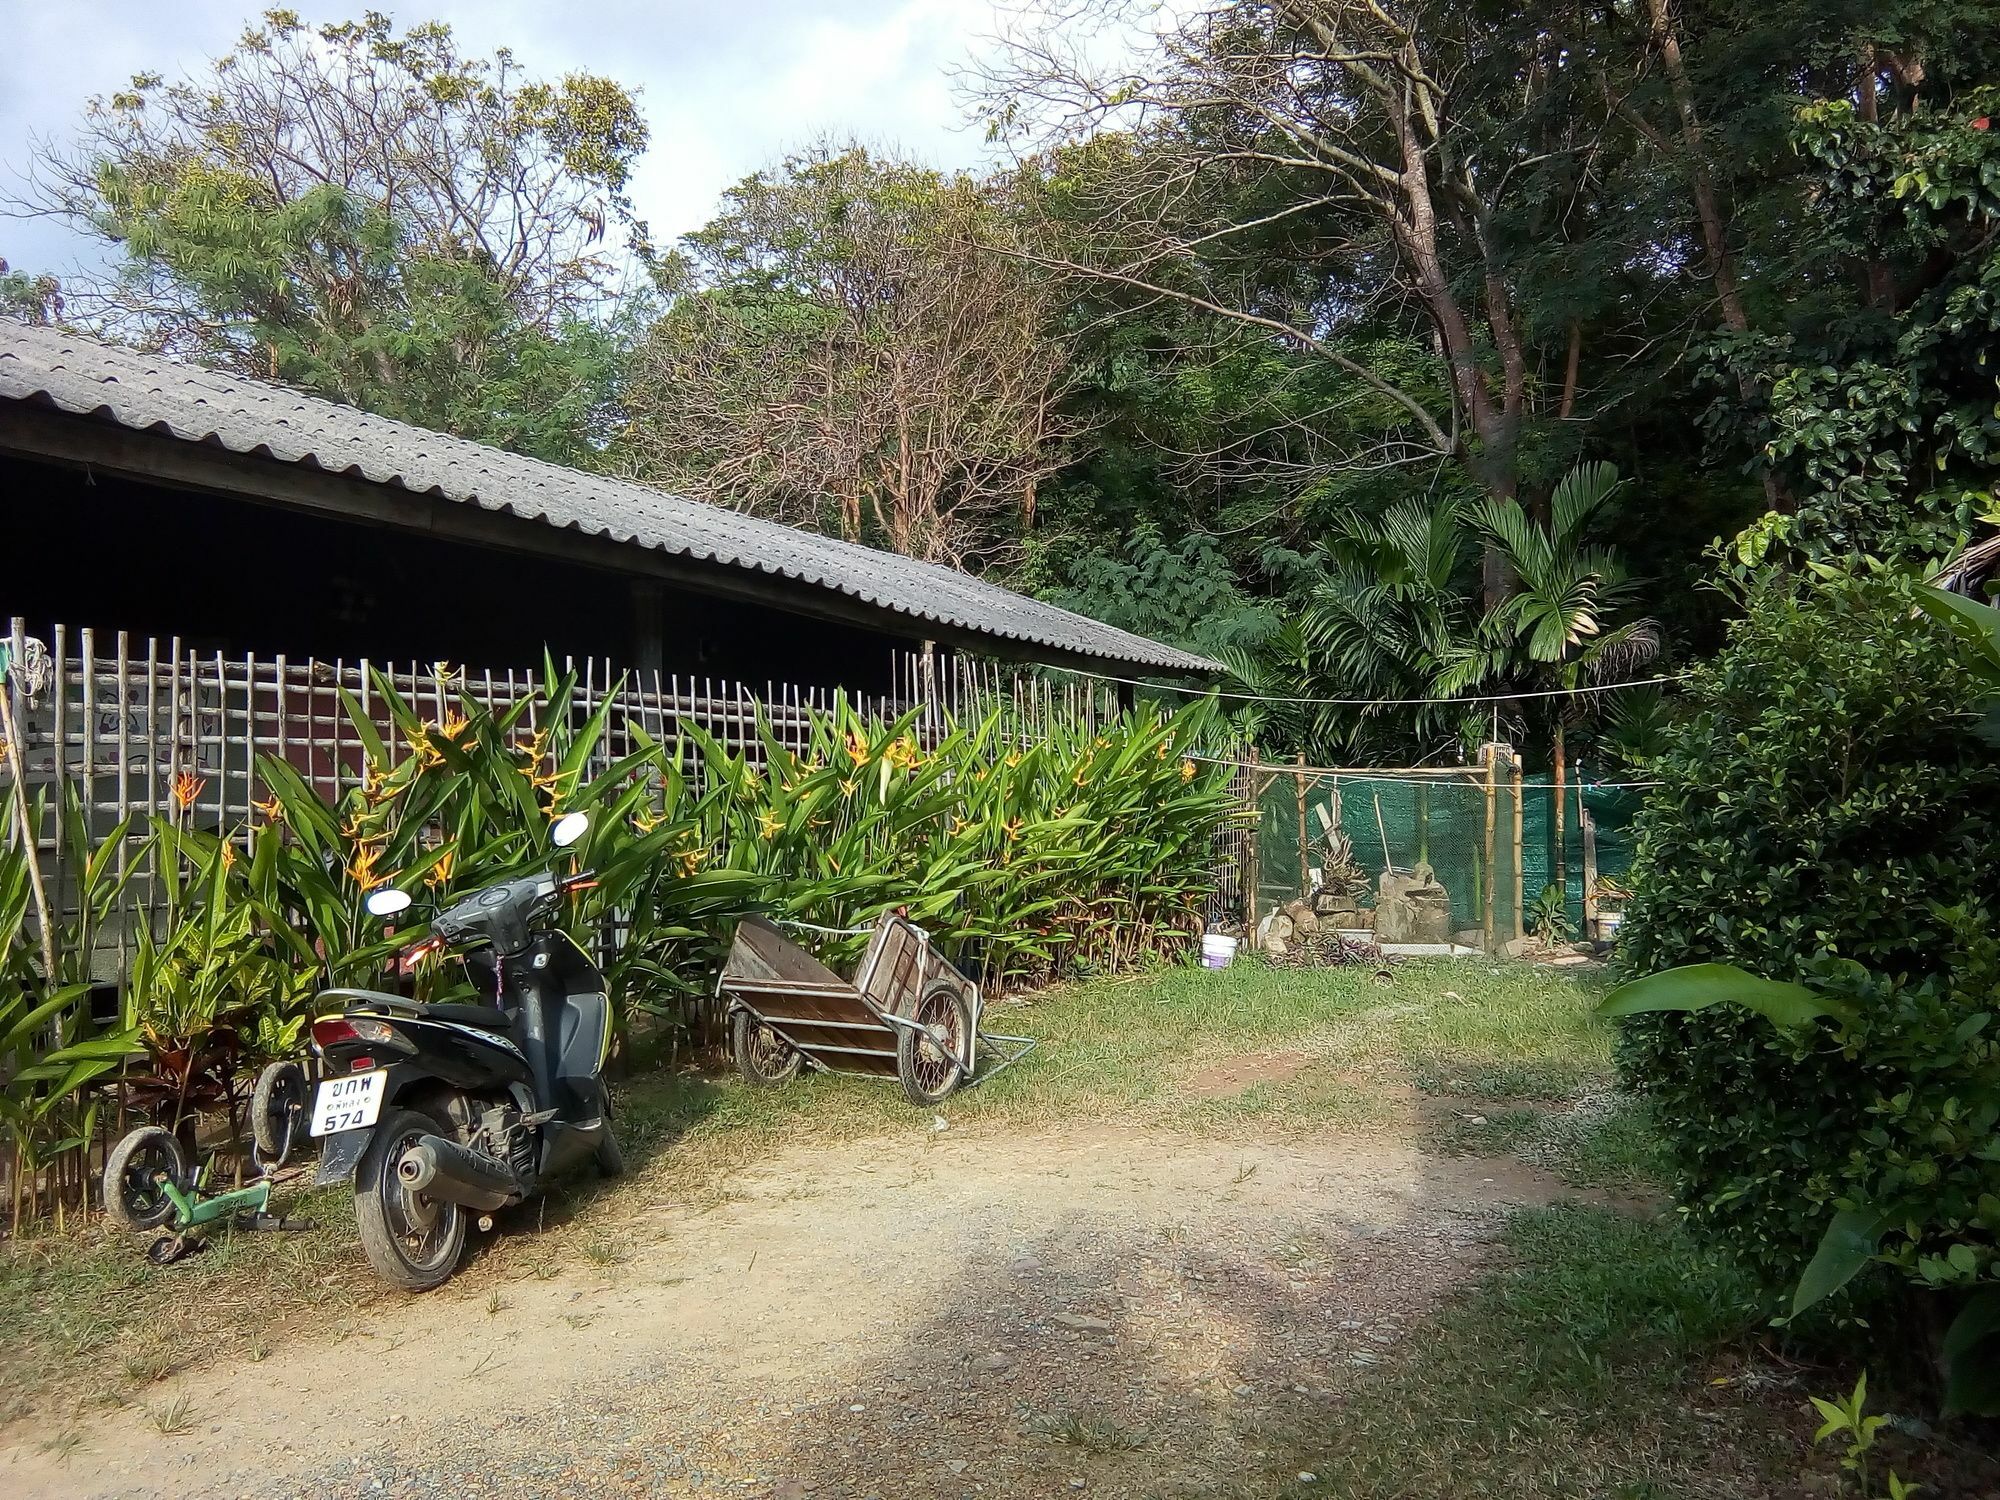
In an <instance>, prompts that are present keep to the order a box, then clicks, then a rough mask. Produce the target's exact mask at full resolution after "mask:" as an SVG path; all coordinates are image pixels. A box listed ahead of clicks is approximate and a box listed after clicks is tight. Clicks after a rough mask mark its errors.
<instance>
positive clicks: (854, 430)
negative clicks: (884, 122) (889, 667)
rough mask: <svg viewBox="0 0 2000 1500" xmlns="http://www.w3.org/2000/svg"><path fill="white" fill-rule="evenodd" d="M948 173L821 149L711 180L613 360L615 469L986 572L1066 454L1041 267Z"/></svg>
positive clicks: (858, 151)
mask: <svg viewBox="0 0 2000 1500" xmlns="http://www.w3.org/2000/svg"><path fill="white" fill-rule="evenodd" d="M1006 232H1007V223H1006V216H1005V213H1004V211H1003V208H1002V206H1001V205H1000V204H999V203H998V202H997V201H996V199H995V197H994V195H993V194H992V193H990V192H989V191H988V190H987V189H986V188H985V187H983V186H982V185H981V184H979V183H978V182H975V181H974V180H972V179H970V178H967V177H947V176H944V175H941V174H939V173H937V172H933V171H930V170H928V169H925V168H921V167H916V166H911V165H907V164H904V163H900V162H894V161H886V160H882V159H879V158H877V157H875V156H873V155H871V154H870V153H869V152H868V151H867V150H865V149H863V148H861V147H855V146H850V147H846V148H843V149H834V148H830V147H821V148H818V149H815V150H812V151H808V152H805V153H802V154H800V155H797V156H793V157H791V158H789V159H787V160H786V162H785V163H784V165H783V166H782V167H781V168H779V169H777V170H774V171H770V172H762V173H759V174H757V175H756V176H753V177H750V178H747V179H745V180H744V181H743V182H741V183H739V184H738V185H737V186H736V187H735V188H734V189H732V190H731V191H730V193H729V194H728V196H727V198H726V199H725V201H724V205H723V212H722V213H721V214H720V215H718V216H717V218H716V219H715V220H714V221H713V222H711V223H710V224H709V225H708V226H707V227H706V228H704V229H702V230H700V231H699V232H697V233H695V234H691V235H689V236H687V237H686V239H685V240H684V241H683V242H682V249H681V251H680V253H679V254H678V255H677V256H676V257H675V258H674V261H673V263H672V264H671V266H670V267H669V268H668V270H667V274H666V277H665V280H666V284H667V287H668V289H669V291H670V292H671V294H672V295H673V298H674V300H673V303H672V306H671V307H670V309H669V310H668V311H667V312H666V314H665V315H664V316H662V317H661V318H660V319H659V320H658V321H657V323H656V324H655V325H654V326H653V328H652V329H651V330H650V332H649V335H648V337H647V338H646V340H645V342H644V344H643V345H642V346H641V347H640V349H639V350H638V353H637V357H636V360H635V362H634V366H633V370H632V375H631V382H630V387H629V389H628V391H627V393H626V400H627V404H628V407H629V409H630V412H631V422H630V425H629V427H628V428H627V430H626V432H625V434H624V437H623V439H622V441H621V444H620V454H621V459H622V461H623V462H624V463H625V464H626V465H627V466H628V467H629V468H630V469H631V471H632V472H634V473H636V474H638V475H640V476H641V477H644V478H647V479H651V480H656V481H658V482H660V483H663V484H667V485H670V486H672V487H674V488H677V489H682V490H685V491H687V492H689V493H692V494H695V495H698V496H700V497H702V498H704V499H709V500H713V501H716V502H718V503H721V504H725V505H731V506H735V507H739V508H742V509H746V510H751V511H755V512H758V513H760V514H764V515H771V516H775V517H778V518H780V519H782V520H786V521H789V522H792V523H794V524H798V525H805V526H814V527H818V528H821V529H824V530H827V531H830V532H834V533H836V534H838V535H842V536H845V537H848V538H850V539H854V540H862V539H866V540H869V541H872V542H875V543H877V544H878V545H881V546H885V547H888V548H889V549H890V550H892V551H896V552H901V553H904V554H906V555H908V556H912V557H920V558H925V559H929V560H933V561H948V562H955V563H982V562H984V563H990V562H992V561H995V560H998V559H1001V558H1004V557H1006V556H1008V555H1009V554H1010V553H1011V552H1012V550H1013V549H1014V547H1015V546H1016V544H1017V543H1018V540H1019V538H1020V536H1021V534H1022V532H1023V531H1024V530H1026V529H1028V528H1029V527H1031V526H1032V525H1033V522H1034V515H1035V508H1036V498H1037V491H1038V489H1039V487H1040V485H1041V483H1042V481H1043V480H1044V479H1045V478H1046V477H1047V476H1048V474H1050V473H1051V472H1052V471H1053V470H1055V469H1056V468H1058V467H1059V466H1060V465H1061V464H1062V463H1063V462H1064V461H1065V452H1064V446H1063V445H1064V442H1065V440H1066V439H1067V438H1068V437H1069V436H1070V435H1071V433H1072V432H1073V430H1074V429H1073V424H1072V423H1071V422H1070V420H1069V419H1068V418H1067V417H1066V416H1065V415H1064V414H1063V412H1062V410H1061V408H1060V402H1061V397H1062V395H1063V392H1064V389H1065V386H1066V384H1067V380H1068V375H1067V365H1066V360H1065V355H1064V351H1063V349H1062V348H1061V346H1060V344H1059V343H1057V342H1056V341H1055V340H1054V339H1053V338H1052V337H1051V334H1050V328H1051V325H1052V322H1053V317H1052V311H1051V293H1050V290H1049V287H1048V285H1047V279H1046V278H1045V277H1040V276H1037V275H1035V274H1033V273H1031V272H1029V271H1027V270H1025V269H1024V268H1023V267H1022V266H1021V265H1020V264H1019V263H1018V262H1015V261H1010V260H1007V259H1005V258H1002V257H998V256H994V255H991V254H988V253H986V251H985V250H984V249H982V248H981V245H982V241H985V240H989V239H991V238H992V237H994V236H996V235H1004V234H1005V233H1006Z"/></svg>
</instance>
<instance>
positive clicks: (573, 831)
mask: <svg viewBox="0 0 2000 1500" xmlns="http://www.w3.org/2000/svg"><path fill="white" fill-rule="evenodd" d="M589 826H590V825H589V819H588V818H587V817H586V816H585V815H584V814H582V813H571V814H569V815H568V816H567V817H564V818H562V819H559V820H558V821H557V823H556V825H555V830H554V841H555V844H556V846H557V847H558V848H567V847H568V846H569V845H571V844H573V843H575V842H576V841H577V840H578V839H580V838H582V837H583V835H584V833H585V831H586V830H587V829H588V828H589ZM594 883H595V882H594V881H593V880H592V878H591V876H589V875H588V874H578V875H560V874H556V873H555V872H553V871H543V872H542V873H540V874H536V875H528V876H524V877H522V878H519V879H515V880H506V881H502V882H500V883H499V884H497V885H490V886H488V887H486V888H485V889H484V890H480V891H475V892H474V893H472V894H471V895H469V896H466V897H465V898H463V899H462V900H460V901H458V902H456V903H454V904H453V905H451V906H450V907H447V908H446V909H445V910H443V911H441V912H439V913H437V914H436V916H434V917H433V918H432V920H431V924H430V935H429V936H428V937H426V938H425V939H424V940H423V941H422V942H420V943H416V944H414V945H412V946H411V947H410V948H408V949H405V950H404V952H403V954H402V955H401V956H400V958H399V959H398V964H397V967H398V969H399V970H400V971H402V972H404V973H408V972H411V971H413V970H414V968H415V967H416V965H417V963H418V962H420V961H421V960H422V959H423V958H425V957H426V956H428V955H429V954H431V953H434V952H437V951H439V950H440V949H444V948H450V949H453V950H457V951H460V952H461V953H462V956H463V959H464V962H465V965H466V969H467V971H468V973H469V974H470V976H471V978H472V981H473V986H474V988H475V990H476V991H477V992H478V993H479V994H480V995H481V996H482V997H483V998H484V999H485V1000H486V1001H489V1002H490V1003H487V1004H476V1005H475V1004H466V1005H432V1004H424V1003H421V1002H419V1001H415V1000H409V999H405V998H404V997H403V996H401V995H390V994H383V993H380V992H378V991H374V990H346V989H335V990H327V991H325V992H324V993H323V994H322V995H321V996H320V998H321V1000H323V1001H331V1002H335V1003H337V1004H339V1006H340V1007H341V1009H340V1011H339V1013H338V1014H336V1015H324V1016H321V1017H320V1018H319V1019H318V1020H316V1021H314V1022H313V1024H312V1039H313V1050H314V1052H316V1053H317V1054H318V1055H319V1057H320V1058H321V1060H322V1063H323V1068H322V1080H321V1082H320V1085H319V1089H318V1092H317V1094H316V1095H315V1097H314V1100H313V1106H312V1111H311V1116H310V1129H311V1133H312V1134H313V1135H315V1136H322V1137H325V1138H326V1139H325V1146H324V1151H323V1155H322V1156H321V1160H320V1168H319V1173H318V1176H317V1178H316V1179H315V1181H316V1182H317V1183H320V1184H325V1183H334V1182H341V1181H344V1180H346V1179H348V1178H349V1177H352V1178H353V1181H354V1217H355V1219H356V1221H357V1222H358V1224H359V1226H360V1229H361V1248H362V1249H363V1251H364V1252H366V1254H367V1256H368V1263H369V1264H370V1265H372V1266H373V1267H374V1268H375V1270H376V1272H377V1274H379V1275H380V1276H381V1277H382V1279H383V1280H385V1281H387V1282H389V1283H391V1284H392V1285H394V1286H399V1287H403V1288H406V1289H408V1290H410V1291H427V1290H429V1289H430V1288H431V1287H434V1286H438V1285H440V1284H441V1283H442V1282H444V1281H445V1280H446V1279H447V1278H448V1277H450V1275H451V1274H452V1272H453V1271H455V1270H456V1269H457V1268H458V1261H459V1256H460V1255H461V1254H462V1253H463V1251H464V1249H465V1239H466V1231H467V1226H468V1223H469V1222H470V1221H471V1220H472V1219H473V1218H474V1216H477V1218H478V1223H479V1227H480V1228H482V1229H489V1228H491V1227H492V1219H491V1215H492V1214H493V1213H494V1211H495V1210H497V1209H501V1208H505V1207H507V1206H508V1205H509V1204H513V1203H518V1202H520V1201H521V1200H522V1199H523V1198H526V1197H528V1196H529V1195H530V1194H532V1193H534V1192H536V1191H537V1190H538V1189H539V1188H540V1187H541V1186H542V1185H543V1184H544V1183H546V1182H547V1181H548V1180H549V1179H550V1178H551V1177H552V1176H554V1175H556V1174H557V1173H560V1172H563V1171H565V1170H567V1169H569V1168H571V1167H575V1166H579V1165H581V1164H582V1163H584V1162H587V1161H595V1162H596V1164H597V1167H598V1169H599V1170H600V1171H601V1172H603V1173H604V1174H605V1175H606V1176H615V1175H617V1173H618V1172H619V1171H621V1170H622V1169H623V1166H624V1162H623V1158H622V1157H621V1156H620V1155H619V1151H618V1141H617V1137H616V1136H615V1135H613V1133H612V1124H611V1098H610V1094H609V1093H608V1091H607V1090H606V1089H605V1087H604V1060H605V1055H606V1053H607V1052H608V1051H609V1050H610V1044H611V1005H610V999H609V997H608V996H607V995H606V993H605V983H604V975H603V974H602V973H601V972H600V971H599V970H598V968H597V965H596V964H594V963H593V962H591V960H590V957H589V955H588V954H586V953H585V952H584V951H583V950H582V949H581V948H580V947H578V946H577V944H576V943H575V942H574V941H572V940H571V939H570V937H569V936H568V934H566V933H564V932H563V931H562V930H561V929H560V928H559V927H558V926H557V925H556V924H555V923H554V922H553V921H552V920H551V918H552V917H553V916H554V914H555V912H556V909H557V908H558V907H559V906H560V904H561V903H562V900H563V898H564V897H565V896H566V895H567V894H568V893H569V892H572V891H576V890H580V889H583V888H586V887H587V886H589V885H592V884H594ZM367 904H368V909H369V911H370V912H372V913H373V914H375V915H376V916H378V917H389V916H394V915H396V914H397V913H398V912H402V911H405V910H407V909H408V908H409V907H410V905H411V899H410V897H409V895H408V894H407V893H405V892H403V891H399V890H393V889H384V890H378V891H375V892H373V893H372V894H371V895H370V896H369V897H368V903H367Z"/></svg>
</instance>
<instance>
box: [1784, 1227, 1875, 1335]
mask: <svg viewBox="0 0 2000 1500" xmlns="http://www.w3.org/2000/svg"><path fill="white" fill-rule="evenodd" d="M1889 1223H1890V1221H1889V1220H1888V1219H1887V1218H1885V1217H1883V1216H1882V1215H1880V1214H1876V1213H1871V1212H1868V1211H1865V1210H1860V1209H1849V1210H1843V1211H1842V1212H1840V1213H1837V1214H1835V1215H1834V1216H1833V1222H1832V1223H1830V1224H1828V1225H1827V1226H1826V1233H1825V1234H1824V1235H1822V1236H1821V1237H1820V1242H1819V1249H1818V1250H1816V1251H1815V1252H1814V1253H1813V1258H1812V1261H1811V1263H1810V1264H1808V1265H1807V1266H1806V1269H1805V1274H1804V1275H1802V1276H1801V1277H1799V1284H1798V1286H1797V1288H1796V1289H1794V1291H1793V1292H1792V1316H1793V1317H1797V1316H1798V1315H1799V1314H1800V1313H1802V1312H1804V1311H1805V1310H1806V1309H1807V1308H1809V1307H1811V1306H1812V1305H1813V1304H1814V1303H1816V1302H1820V1301H1823V1300H1824V1299H1825V1298H1827V1297H1830V1296H1832V1295H1833V1294H1834V1293H1835V1292H1837V1291H1839V1290H1840V1289H1841V1288H1842V1287H1844V1286H1846V1285H1847V1283H1848V1282H1850V1281H1852V1280H1853V1279H1854V1278H1855V1276H1856V1274H1857V1273H1859V1272H1860V1270H1861V1268H1862V1267H1863V1266H1865V1265H1867V1264H1868V1262H1869V1261H1871V1260H1873V1259H1874V1258H1875V1253H1876V1251H1877V1250H1878V1249H1880V1248H1881V1244H1882V1236H1883V1234H1884V1233H1885V1232H1886V1231H1887V1230H1888V1228H1889Z"/></svg>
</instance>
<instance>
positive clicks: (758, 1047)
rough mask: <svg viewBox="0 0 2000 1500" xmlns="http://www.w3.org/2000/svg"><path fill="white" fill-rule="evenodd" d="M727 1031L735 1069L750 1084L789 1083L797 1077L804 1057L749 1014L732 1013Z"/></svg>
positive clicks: (742, 1011)
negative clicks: (731, 1041) (732, 1018)
mask: <svg viewBox="0 0 2000 1500" xmlns="http://www.w3.org/2000/svg"><path fill="white" fill-rule="evenodd" d="M731 1029H732V1032H733V1036H734V1040H735V1044H736V1070H737V1071H738V1072H739V1073H741V1074H742V1075H743V1076H744V1077H745V1078H746V1079H748V1080H749V1081H750V1082H751V1083H755V1084H759V1085H762V1084H767V1083H789V1082H791V1080H792V1079H794V1078H796V1077H798V1076H799V1069H800V1067H802V1066H803V1065H804V1063H805V1057H804V1055H803V1054H802V1053H801V1052H800V1051H799V1050H798V1049H797V1048H796V1047H794V1046H792V1045H791V1043H789V1042H787V1041H786V1040H785V1039H784V1038H783V1037H781V1036H779V1035H778V1033H777V1032H775V1031H773V1030H772V1029H771V1028H770V1027H768V1026H766V1025H765V1024H764V1023H763V1022H762V1021H760V1020H758V1019H757V1018H756V1017H755V1016H753V1015H751V1014H750V1012H749V1011H747V1010H739V1011H738V1012H736V1019H735V1021H734V1022H733V1023H732V1026H731Z"/></svg>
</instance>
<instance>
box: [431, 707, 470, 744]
mask: <svg viewBox="0 0 2000 1500" xmlns="http://www.w3.org/2000/svg"><path fill="white" fill-rule="evenodd" d="M471 726H472V721H471V720H470V719H468V718H466V717H465V716H464V715H462V714H446V715H445V716H444V719H443V721H442V722H441V723H440V724H439V725H438V733H439V734H441V735H443V736H444V737H445V738H446V739H448V740H453V741H456V740H457V739H458V737H459V736H460V735H462V734H464V733H465V731H466V730H467V729H469V728H471Z"/></svg>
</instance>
